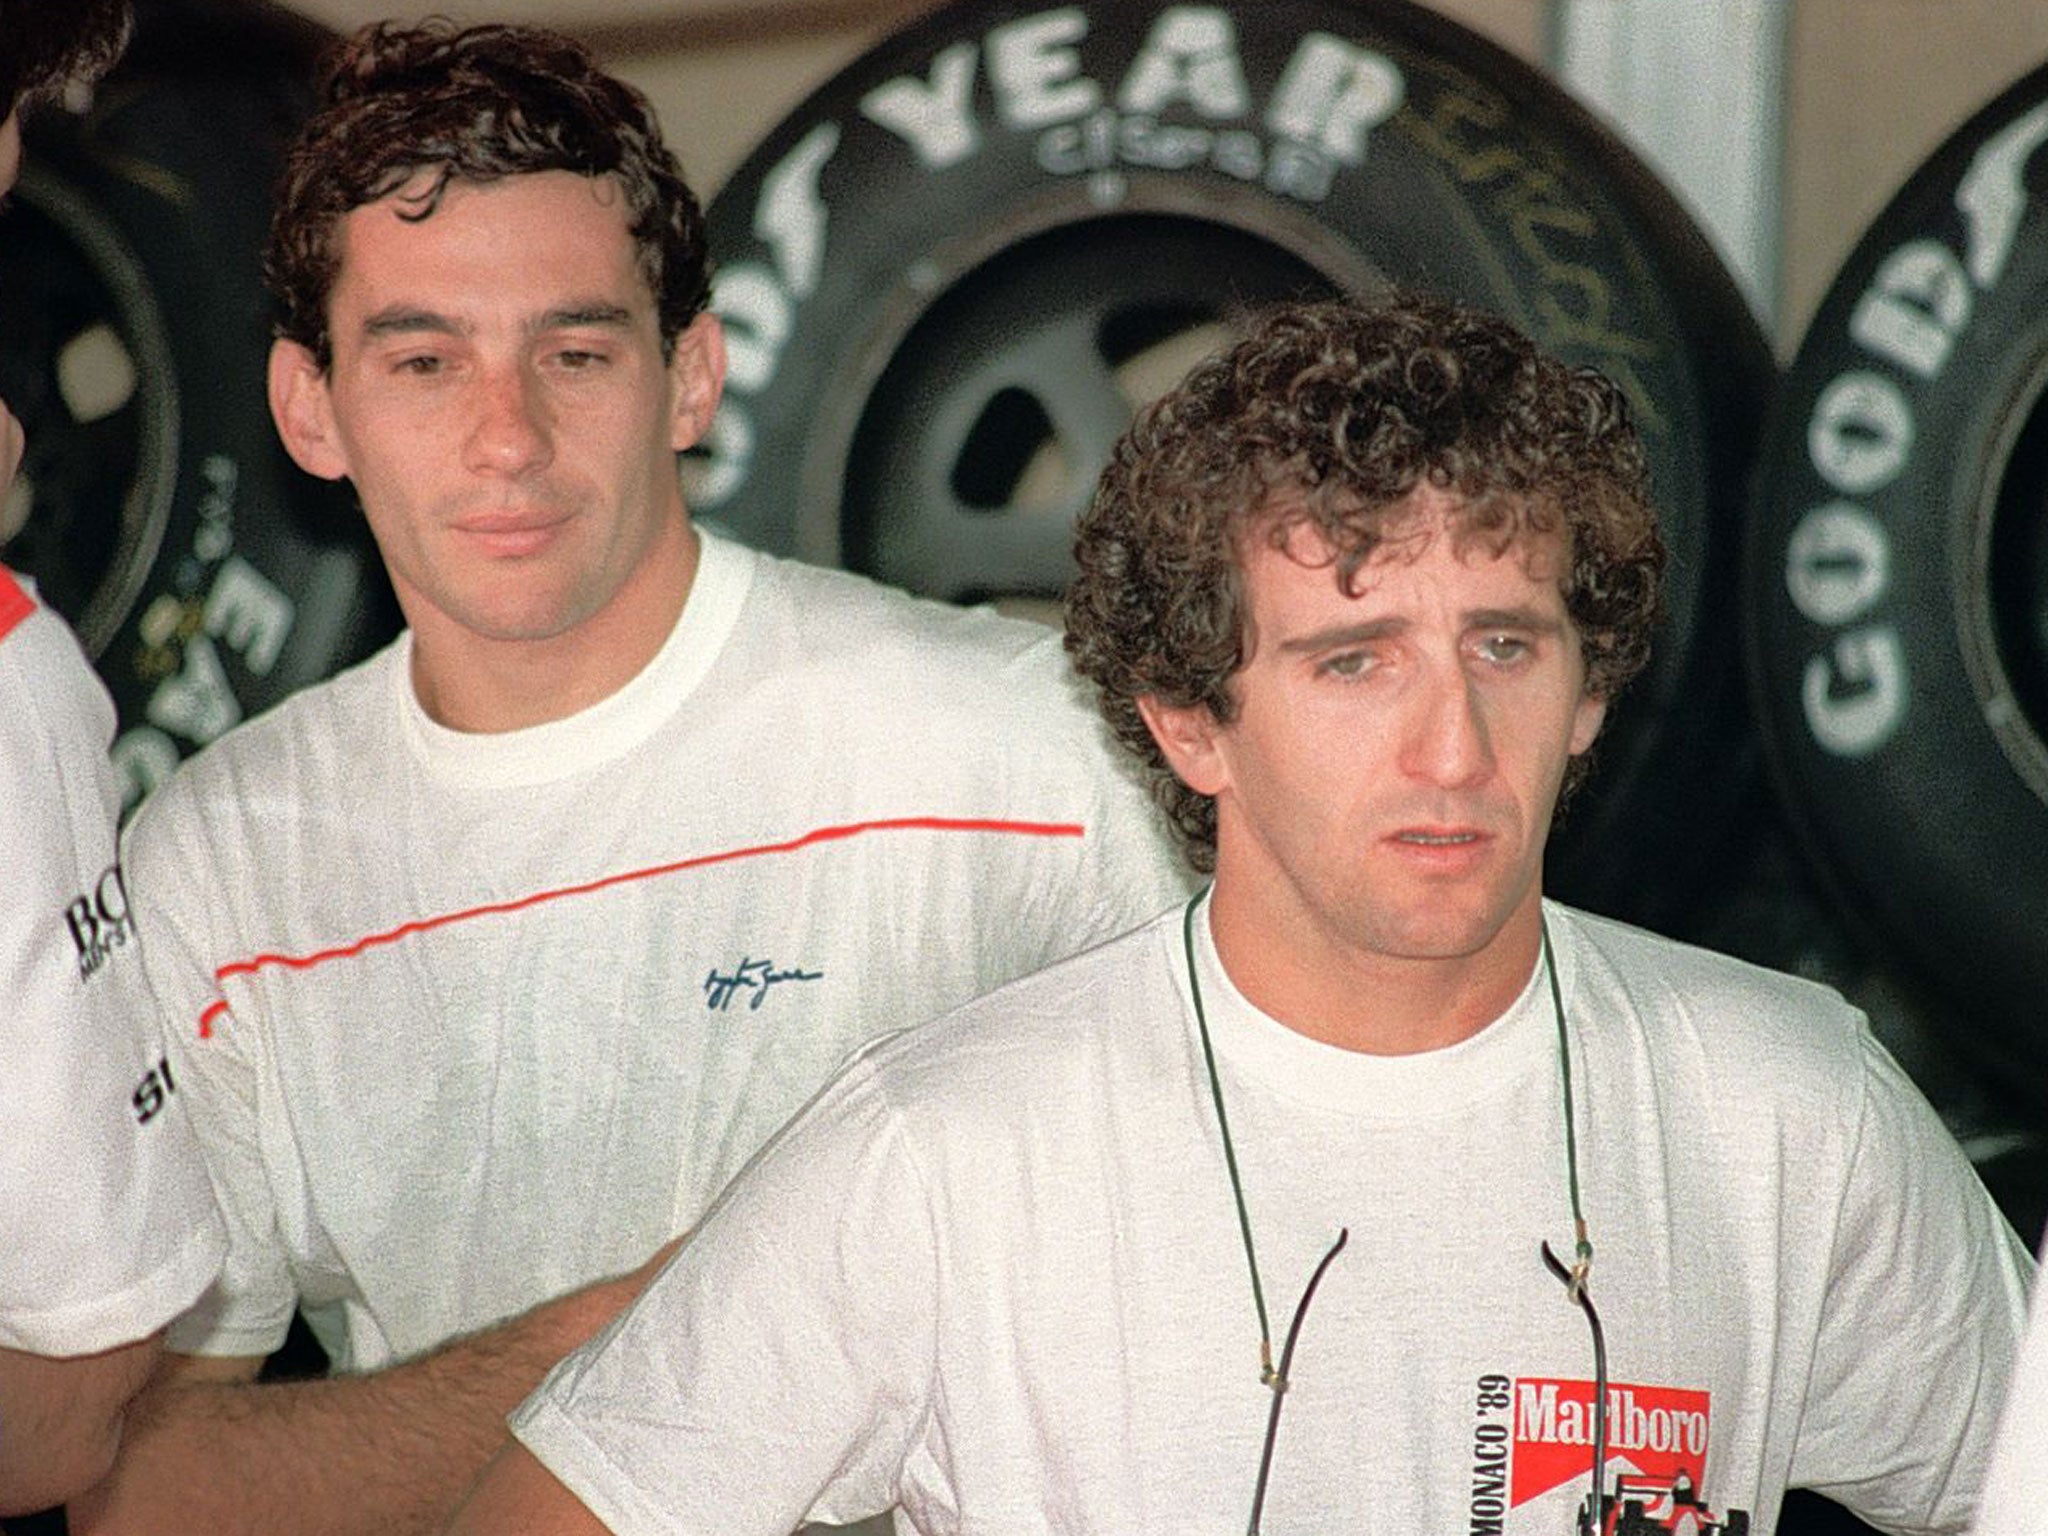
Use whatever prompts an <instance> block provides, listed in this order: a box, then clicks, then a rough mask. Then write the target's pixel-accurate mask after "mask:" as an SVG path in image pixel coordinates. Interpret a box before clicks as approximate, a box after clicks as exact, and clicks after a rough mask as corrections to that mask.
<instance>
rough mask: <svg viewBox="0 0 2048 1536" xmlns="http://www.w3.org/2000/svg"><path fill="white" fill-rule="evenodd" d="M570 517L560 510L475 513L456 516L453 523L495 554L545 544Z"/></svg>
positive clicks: (519, 551)
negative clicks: (460, 516)
mask: <svg viewBox="0 0 2048 1536" xmlns="http://www.w3.org/2000/svg"><path fill="white" fill-rule="evenodd" d="M568 520H569V519H568V516H567V514H566V513H560V512H508V513H502V514H500V513H476V514H472V515H471V516H468V517H464V518H461V519H459V520H457V521H456V522H455V523H454V524H453V527H454V529H455V532H456V533H458V534H460V535H461V536H462V537H464V538H466V539H469V540H472V541H474V542H475V543H478V544H481V545H482V546H483V547H484V548H485V549H488V550H490V551H491V552H492V553H494V554H501V555H524V554H532V553H533V552H534V551H536V550H538V549H540V548H542V547H543V546H545V545H546V544H547V543H548V542H549V541H550V540H552V539H553V538H554V537H555V535H556V534H557V533H559V532H560V531H561V528H562V525H563V524H564V523H566V522H568Z"/></svg>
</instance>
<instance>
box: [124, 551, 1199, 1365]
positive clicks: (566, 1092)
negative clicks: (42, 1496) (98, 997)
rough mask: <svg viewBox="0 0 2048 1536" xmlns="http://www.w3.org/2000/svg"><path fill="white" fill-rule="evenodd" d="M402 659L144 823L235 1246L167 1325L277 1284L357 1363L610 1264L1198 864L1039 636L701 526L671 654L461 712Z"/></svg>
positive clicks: (226, 761) (1150, 908)
mask: <svg viewBox="0 0 2048 1536" xmlns="http://www.w3.org/2000/svg"><path fill="white" fill-rule="evenodd" d="M409 655H410V653H409V649H408V645H407V642H406V640H405V639H404V638H401V639H400V640H399V641H398V642H397V643H395V644H394V645H393V646H392V647H391V648H389V649H387V650H386V651H385V652H383V653H382V654H380V655H379V656H377V657H375V658H373V659H372V660H370V661H369V662H367V663H365V664H364V665H362V666H361V667H359V668H356V669H355V670H353V671H351V672H348V673H346V674H344V675H342V676H341V677H338V678H336V679H333V680H332V681H330V682H328V683H325V684H322V685H320V686H318V687H315V688H312V689H309V690H306V691H304V692H302V693H300V694H298V695H296V696H294V697H293V698H292V699H290V700H288V701H287V702H286V703H285V704H283V705H282V706H281V707H279V708H278V709H276V710H275V711H273V712H272V713H270V714H269V715H268V716H266V717H264V718H262V719H259V720H257V721H255V722H253V723H251V724H250V725H248V726H245V727H243V728H242V729H240V730H238V731H236V732H233V733H231V734H230V735H229V736H227V737H225V738H223V739H222V740H221V741H220V742H218V743H216V744H215V745H214V746H213V747H211V748H209V749H208V750H207V751H206V752H204V753H203V754H201V755H200V756H199V757H197V758H195V759H194V760H193V761H192V762H191V763H189V764H188V765H187V766H186V767H185V768H184V769H183V770H182V771H181V772H180V774H179V775H177V776H176V777H175V778H174V780H173V781H172V782H171V783H170V784H169V785H168V786H166V787H165V788H164V789H163V790H161V791H160V792H159V793H158V794H157V795H156V796H155V797H154V798H153V799H152V800H151V801H150V802H149V803H148V804H147V805H146V806H145V807H144V809H143V811H142V813H141V814H140V816H139V817H138V820H137V823H136V826H135V829H134V832H133V834H132V836H131V839H130V842H129V848H128V862H129V869H130V877H131V880H132V882H133V883H134V885H135V887H136V889H137V890H138V891H139V892H141V893H143V894H144V895H145V897H146V898H147V899H148V900H149V901H150V902H151V903H152V913H153V917H155V918H156V919H157V926H158V927H159V928H160V929H161V930H163V932H162V939H163V942H158V936H157V935H155V934H153V935H152V941H151V945H150V948H149V959H150V965H151V971H152V974H153V977H154V979H155V981H156V984H157V990H158V994H159V997H160V1000H161V1002H162V1004H163V1006H164V1008H165V1009H166V1011H167V1016H168V1018H169V1019H170V1021H171V1025H172V1032H173V1038H174V1041H175V1045H174V1049H173V1054H172V1060H173V1063H174V1065H175V1066H176V1067H177V1068H178V1070H179V1073H180V1083H181V1085H182V1086H183V1089H184V1092H185V1093H186V1095H187V1096H188V1097H189V1099H190V1100H191V1103H192V1106H193V1113H194V1117H195V1122H196V1123H197V1125H198V1126H199V1129H200V1135H201V1140H202V1142H203V1144H204V1145H205V1148H206V1152H207V1156H208V1159H209V1162H210V1164H211V1167H212V1170H213V1173H214V1177H215V1181H216V1183H217V1185H218V1186H219V1187H220V1189H221V1191H222V1197H223V1204H224V1207H225V1210H226V1214H227V1217H228V1223H229V1229H230V1235H231V1248H230V1255H229V1260H228V1266H227V1270H226V1273H225V1275H224V1278H223V1281H222V1283H221V1285H220V1286H218V1287H216V1289H215V1290H214V1291H213V1292H211V1293H210V1294H209V1296H208V1297H207V1298H206V1299H205V1301H204V1302H203V1303H202V1305H201V1306H200V1307H199V1308H198V1309H197V1310H196V1311H195V1312H194V1313H193V1314H192V1315H191V1316H190V1317H188V1318H186V1319H185V1320H183V1321H182V1322H181V1323H180V1324H179V1325H178V1326H177V1327H176V1328H175V1329H174V1330H173V1333H172V1340H171V1342H172V1346H173V1347H174V1348H178V1349H182V1350H187V1351H193V1352H199V1353H210V1354H239V1355H248V1354H261V1353H264V1352H266V1351H268V1350H270V1349H271V1348H273V1347H274V1346H275V1345H276V1344H277V1343H278V1342H279V1340H280V1339H281V1338H282V1336H283V1334H284V1331H285V1327H286V1325H287V1323H288V1321H289V1318H290V1315H291V1311H292V1308H293V1305H294V1303H295V1301H298V1300H301V1299H303V1301H304V1302H305V1304H306V1306H307V1310H308V1316H309V1319H310V1320H311V1321H312V1322H313V1323H314V1326H315V1330H316V1332H318V1333H319V1334H320V1335H321V1337H322V1340H323V1342H324V1343H326V1345H327V1346H328V1348H329V1350H330V1352H331V1353H333V1354H335V1355H336V1357H337V1359H338V1360H339V1362H340V1363H342V1364H344V1365H353V1366H356V1367H360V1368H372V1367H375V1366H377V1365H380V1364H382V1363H384V1362H387V1361H389V1360H391V1359H393V1358H394V1357H399V1356H404V1355H407V1354H410V1353H413V1352H416V1351H418V1350H421V1349H424V1348H427V1347H430V1346H432V1345H434V1344H436V1343H439V1342H441V1341H442V1340H445V1339H447V1338H448V1337H450V1336H451V1335H453V1334H456V1333H459V1332H462V1331H466V1330H471V1329H475V1328H478V1327H481V1326H484V1325H487V1324H490V1323H492V1322H494V1321H497V1320H499V1319H501V1318H504V1317H506V1316H509V1315H512V1314H515V1313H518V1312H521V1311H524V1310H526V1309H527V1308H529V1307H531V1306H533V1305H534V1304H536V1303H537V1302H539V1301H541V1300H543V1299H545V1298H547V1297H550V1296H554V1295H557V1294H559V1293H561V1292H563V1291H566V1290H568V1289H570V1288H572V1287H575V1286H578V1285H581V1284H583V1283H585V1282H587V1281H590V1280H592V1279H595V1278H597V1277H599V1276H604V1275H610V1274H615V1273H618V1272H621V1271H623V1270H625V1269H628V1268H630V1267H632V1266H634V1265H636V1264H638V1263H640V1262H641V1261H643V1260H644V1259H645V1258H646V1257H647V1256H648V1254H650V1253H651V1252H652V1251H653V1250H654V1249H655V1248H656V1247H657V1246H658V1245H659V1244H660V1243H661V1242H662V1241H664V1240H665V1239H666V1238H668V1237H669V1236H671V1235H672V1234H673V1233H675V1232H677V1231H679V1230H681V1229H682V1228H684V1227H686V1226H688V1225H690V1224H691V1223H693V1222H694V1221H695V1220H696V1219H697V1218H698V1216H699V1215H700V1214H701V1213H702V1212H703V1210H704V1208H705V1206H706V1205H707V1203H708V1202H709V1201H710V1200H711V1198H712V1197H713V1196H714V1195H715V1194H716V1193H717V1192H718V1191H719V1190H720V1189H721V1188H722V1187H723V1186H724V1184H725V1183H726V1181H727V1180H728V1179H730V1178H731V1176H732V1175H733V1174H734V1173H735V1172H736V1171H737V1170H738V1169H739V1167H740V1166H741V1164H742V1163H744V1162H745V1161H746V1159H747V1158H748V1157H749V1156H750V1155H751V1154H752V1153H753V1152H754V1151H755V1149H756V1148H757V1147H758V1146H759V1145H760V1144H761V1143H762V1142H763V1141H764V1140H766V1139H767V1137H768V1136H769V1135H770V1133H772V1132H773V1131H774V1130H775V1129H776V1128H777V1127H778V1126H779V1125H781V1124H782V1122H783V1121H784V1120H785V1119H787V1118H788V1116H789V1115H790V1114H791V1113H792V1112H793V1111H795V1110H796V1109H797V1108H798V1107H799V1106H800V1105H801V1104H802V1103H803V1102H804V1101H805V1100H806V1099H807V1098H808V1097H809V1096H810V1095H811V1094H812V1093H813V1092H814V1091H815V1090H816V1089H817V1088H818V1087H819V1085H820V1084H822V1083H823V1082H824V1081H825V1080H826V1078H827V1077H828V1076H829V1075H830V1074H831V1072H832V1071H833V1069H834V1068H835V1067H837V1066H838V1065H839V1064H840V1063H841V1061H842V1060H843V1059H844V1058H845V1057H846V1056H847V1054H848V1053H849V1052H850V1051H851V1050H852V1049H853V1048H854V1047H855V1046H857V1045H858V1044H860V1043H861V1042H863V1041H865V1040H867V1039H869V1038H871V1037H872V1036H874V1035H876V1034H878V1033H880V1032H882V1031H885V1030H889V1029H894V1028H898V1027H901V1026H903V1025H906V1024H912V1023H916V1022H918V1021H920V1020H922V1019H925V1018H927V1017H930V1016H932V1015H934V1014H936V1013H938V1012H940V1011H942V1010H943V1009H945V1008H947V1007H950V1006H952V1005H953V1004H956V1003H959V1002H962V1001H964V1000H966V999H968V998H970V997H972V996H974V995H976V994H978V993H980V992H983V991H985V990H987V989H988V988H990V987H992V986H994V985H996V984H997V983H999V982H1002V981H1004V980H1007V979H1009V978H1011V977H1013V976H1017V975H1020V974H1022V973H1024V972H1027V971H1030V970H1034V969H1036V968H1038V967H1040V966H1042V965H1045V964H1047V963H1049V962H1050V961H1053V960H1055V959H1058V958H1060V957H1062V956H1065V955H1067V954H1069V953H1072V952H1074V951H1075V950H1078V949H1081V948H1083V947H1085V946H1087V945H1090V944H1092V943H1095V942H1097V941H1100V940H1103V939H1106V938H1108V937H1110V936H1112V935H1114V934H1116V933H1119V932H1121V931H1123V930H1125V929H1127V928H1129V927H1131V926H1133V925H1134V924H1136V923H1138V922H1140V921H1141V920H1143V919H1145V918H1147V917H1149V916H1151V915H1152V914H1154V913H1156V912H1158V911H1159V910H1161V909H1162V908H1163V907H1166V906H1168V905H1170V904H1171V903H1173V902H1174V901H1175V900H1176V899H1177V898H1178V897H1179V896H1180V895H1182V894H1183V893H1184V891H1185V887H1186V884H1187V876H1186V874H1185V872H1184V871H1183V870H1182V868H1181V866H1180V864H1179V862H1178V860H1177V858H1176V857H1175V855H1174V853H1173V851H1172V849H1171V846H1170V844H1169V842H1168V840H1167V837H1166V834H1165V832H1164V830H1163V826H1162V824H1161V822H1160V819H1159V818H1158V817H1157V815H1156V813H1155V812H1154V811H1153V809H1152V808H1151V805H1150V803H1149V801H1148V800H1147V799H1146V798H1145V796H1144V795H1143V793H1142V791H1141V790H1140V789H1139V788H1138V787H1137V785H1136V783H1135V781H1134V779H1133V778H1132V777H1131V776H1130V775H1129V773H1128V770H1127V769H1126V768H1125V766H1124V764H1123V762H1122V760H1121V754H1120V753H1119V752H1118V750H1117V749H1116V748H1115V747H1114V746H1113V744H1112V743H1111V742H1110V740H1109V738H1108V734H1107V729H1106V727H1104V726H1103V725H1102V724H1101V722H1100V720H1099V718H1098V717H1097V715H1096V713H1095V711H1094V710H1093V708H1092V705H1091V703H1090V702H1089V701H1088V699H1087V696H1086V694H1085V690H1084V688H1083V685H1081V684H1080V683H1078V682H1077V681H1076V680H1074V679H1073V677H1072V676H1071V674H1070V672H1069V670H1068V668H1067V666H1066V664H1065V658H1064V656H1063V655H1062V653H1061V650H1060V646H1059V640H1058V637H1057V636H1056V635H1054V634H1052V633H1050V632H1048V631H1047V630H1045V629H1043V628H1041V627H1038V626H1034V625H1030V624H1026V623H1022V622H1020V621H1013V620H1007V619H1003V618H999V617H997V616H995V615H993V614H989V613H978V612H968V611H963V610H960V609H957V608H953V607H950V606H946V605H942V604H935V603H929V602H920V601H916V600H913V599H910V598H907V597H904V596H902V595H901V594H898V593H894V592H891V591H888V590H887V589H884V588H880V587H877V586H875V585H874V584H872V583H869V582H867V581H864V580H862V579H860V578H858V577H854V576H850V575H847V574H844V573H839V572H828V571H823V570H819V569H815V568H812V567H808V566H804V565H799V564H795V563H792V562H787V561H781V560H775V559H771V558H768V557H765V556H761V555H758V554H756V553H754V552H753V551H750V550H747V549H745V548H743V547H741V546H739V545H737V544H734V543H732V542H730V541H727V540H722V539H719V538H717V537H715V536H710V535H706V536H705V537H704V543H703V558H702V560H701V563H700V565H699V569H698V574H697V577H696V583H695V585H694V587H693V588H692V591H691V595H690V599H689V602H688V603H687V605H686V606H685V609H684V613H683V616H682V619H681V621H680V622H679V623H678V625H677V627H676V629H675V631H674V633H673V634H672V635H671V637H670V638H669V640H668V642H667V643H666V644H665V646H664V647H663V649H662V651H661V652H660V653H659V655H657V656H656V658H655V659H654V660H653V661H652V662H651V663H650V664H649V665H648V666H647V668H646V669H645V670H644V671H643V672H642V673H641V675H640V676H638V677H637V678H636V679H634V681H633V682H631V683H630V684H628V685H627V686H626V687H625V688H624V689H622V690H621V691H620V692H619V693H617V694H616V695H614V696H613V697H611V698H609V699H607V700H605V701H604V702H603V703H601V704H599V705H597V706H595V707H593V708H591V709H589V710H586V711H584V712H583V713H581V714H578V715H576V716H573V717H571V718H569V719H566V720H562V721H558V722H554V723H551V724H548V725H543V726H539V727H535V728H533V729H530V730H523V731H518V732H513V733H508V734H503V735H462V734H457V733H454V732H451V731H448V730H445V729H442V728H440V727H438V726H436V725H435V724H434V723H433V722H432V721H431V720H429V719H428V718H427V717H426V716H425V715H424V713H423V712H422V711H421V710H420V708H419V706H418V704H417V702H416V700H415V697H414V695H413V692H412V689H411V686H410V683H409V680H408V662H409Z"/></svg>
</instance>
